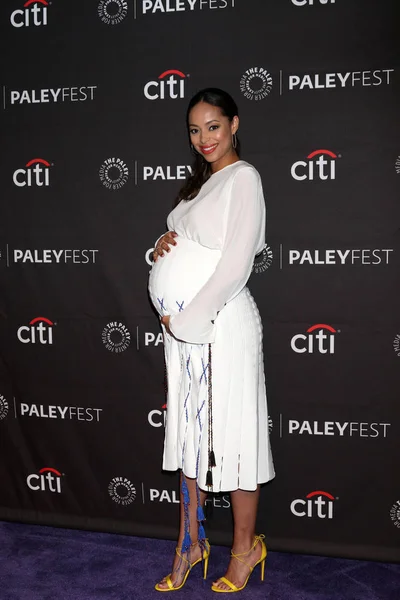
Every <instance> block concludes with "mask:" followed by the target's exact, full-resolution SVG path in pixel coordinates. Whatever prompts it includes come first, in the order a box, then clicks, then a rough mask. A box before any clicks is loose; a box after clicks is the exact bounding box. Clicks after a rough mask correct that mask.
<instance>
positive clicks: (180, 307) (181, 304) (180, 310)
mask: <svg viewBox="0 0 400 600" xmlns="http://www.w3.org/2000/svg"><path fill="white" fill-rule="evenodd" d="M175 302H176V303H177V305H178V306H179V312H182V310H183V303H184V302H185V301H184V300H182V302H181V303H180V304H179V302H178V300H175Z"/></svg>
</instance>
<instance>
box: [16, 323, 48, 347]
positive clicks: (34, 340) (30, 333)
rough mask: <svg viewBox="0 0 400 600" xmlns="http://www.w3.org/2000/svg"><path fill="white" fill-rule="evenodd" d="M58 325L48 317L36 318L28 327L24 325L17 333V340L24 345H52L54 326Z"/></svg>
mask: <svg viewBox="0 0 400 600" xmlns="http://www.w3.org/2000/svg"><path fill="white" fill-rule="evenodd" d="M54 325H56V323H53V322H52V321H50V319H46V317H36V318H35V319H32V321H31V322H30V323H29V326H28V325H22V326H21V327H20V328H19V329H18V331H17V338H18V339H19V341H20V342H22V343H23V344H52V343H53V326H54Z"/></svg>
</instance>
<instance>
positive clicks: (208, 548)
mask: <svg viewBox="0 0 400 600" xmlns="http://www.w3.org/2000/svg"><path fill="white" fill-rule="evenodd" d="M197 543H198V542H195V543H194V544H192V546H196V545H197ZM181 551H182V548H179V547H177V548H175V552H176V554H177V555H178V556H179V558H180V559H181V560H184V561H185V562H186V563H187V564H188V568H187V571H186V573H185V575H184V577H183V581H182V583H181V584H180V585H178V586H177V587H174V584H173V583H172V579H171V575H172V573H170V574H169V575H167V576H166V578H165V581H166V583H167V586H168V587H160V583H161V582H160V583H156V585H155V589H156V590H157V592H176V591H177V590H180V589H182V588H183V586H184V585H185V583H186V579H187V578H188V576H189V573H190V571H191V570H192V569H193V567H194V566H195V565H197V564H198V563H199V562H201V561H203V563H204V564H203V577H204V579H206V577H207V571H208V559H209V556H210V551H211V546H210V544H209V542H208V540H207V539H206V540H205V548H204V550H203V554H202V556H201V557H200V558H198V559H197V560H195V561H194V562H193V563H190V562H189V561H188V559H187V558H186V557H185V556H183V554H182V552H181Z"/></svg>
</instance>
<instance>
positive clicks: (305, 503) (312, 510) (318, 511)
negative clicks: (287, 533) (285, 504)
mask: <svg viewBox="0 0 400 600" xmlns="http://www.w3.org/2000/svg"><path fill="white" fill-rule="evenodd" d="M336 500H338V498H336ZM334 501H335V498H334V496H332V494H330V493H329V492H323V491H321V490H316V491H315V492H310V493H309V494H307V496H306V497H305V498H304V499H303V498H296V499H295V500H293V501H292V503H291V504H290V511H291V513H292V514H293V515H294V516H295V517H308V518H312V517H317V518H318V519H333V505H334Z"/></svg>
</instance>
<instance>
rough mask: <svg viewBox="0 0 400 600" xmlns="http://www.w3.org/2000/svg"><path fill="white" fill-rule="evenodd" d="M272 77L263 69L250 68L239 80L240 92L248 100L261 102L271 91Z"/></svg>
mask: <svg viewBox="0 0 400 600" xmlns="http://www.w3.org/2000/svg"><path fill="white" fill-rule="evenodd" d="M272 83H273V82H272V75H271V74H270V73H269V72H268V71H267V70H266V69H265V68H264V67H251V68H250V69H247V71H245V72H244V73H243V75H242V77H241V79H240V91H241V92H242V94H243V96H244V97H245V98H247V99H248V100H263V99H264V98H266V97H267V96H268V95H269V94H270V92H271V90H272Z"/></svg>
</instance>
